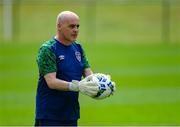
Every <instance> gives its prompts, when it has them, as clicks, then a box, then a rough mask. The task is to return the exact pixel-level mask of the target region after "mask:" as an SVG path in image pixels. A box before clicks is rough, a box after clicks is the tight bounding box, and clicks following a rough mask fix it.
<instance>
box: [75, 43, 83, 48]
mask: <svg viewBox="0 0 180 127" xmlns="http://www.w3.org/2000/svg"><path fill="white" fill-rule="evenodd" d="M73 45H75V46H77V47H78V48H80V49H81V50H82V49H83V47H82V45H81V44H80V43H79V42H74V43H73Z"/></svg>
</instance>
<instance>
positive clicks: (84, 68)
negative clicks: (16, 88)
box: [35, 11, 98, 126]
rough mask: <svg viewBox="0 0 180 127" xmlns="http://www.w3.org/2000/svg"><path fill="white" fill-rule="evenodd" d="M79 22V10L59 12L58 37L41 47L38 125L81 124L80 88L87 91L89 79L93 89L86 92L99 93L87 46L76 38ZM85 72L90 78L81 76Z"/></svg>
mask: <svg viewBox="0 0 180 127" xmlns="http://www.w3.org/2000/svg"><path fill="white" fill-rule="evenodd" d="M79 26H80V24H79V16H78V15H77V14H75V13H74V12H70V11H63V12H61V13H60V14H59V15H58V16H57V21H56V35H55V37H54V38H52V39H50V40H48V41H47V42H45V43H44V44H43V45H42V46H41V47H40V49H39V52H38V56H37V64H38V68H39V81H38V87H37V94H36V121H35V126H54V125H55V126H77V120H78V119H79V118H80V111H79V110H80V107H79V102H78V96H79V91H80V92H84V91H86V90H82V89H83V86H84V84H85V83H86V84H85V85H89V86H91V87H90V89H91V90H90V92H89V93H88V92H87V91H86V93H85V94H87V95H95V94H96V93H97V92H95V90H96V89H98V88H97V85H95V83H94V82H92V81H89V79H88V78H90V75H91V74H92V73H93V72H92V71H91V69H90V65H89V63H88V60H87V58H86V55H85V53H84V50H83V48H82V47H81V45H80V44H78V43H77V42H76V38H77V36H78V33H79ZM82 76H84V77H88V78H86V79H87V80H86V81H84V80H81V77H82ZM80 87H81V88H80Z"/></svg>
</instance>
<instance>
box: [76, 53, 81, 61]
mask: <svg viewBox="0 0 180 127" xmlns="http://www.w3.org/2000/svg"><path fill="white" fill-rule="evenodd" d="M75 56H76V59H77V60H78V61H79V62H81V53H80V52H78V51H76V52H75Z"/></svg>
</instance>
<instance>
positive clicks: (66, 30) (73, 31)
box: [56, 11, 79, 45]
mask: <svg viewBox="0 0 180 127" xmlns="http://www.w3.org/2000/svg"><path fill="white" fill-rule="evenodd" d="M56 28H57V29H56V38H57V39H58V40H59V41H61V42H62V43H63V44H66V45H69V44H71V43H72V42H74V41H75V40H76V38H77V36H78V32H79V16H78V15H77V14H75V13H74V12H71V11H63V12H61V13H59V15H58V16H57V21H56Z"/></svg>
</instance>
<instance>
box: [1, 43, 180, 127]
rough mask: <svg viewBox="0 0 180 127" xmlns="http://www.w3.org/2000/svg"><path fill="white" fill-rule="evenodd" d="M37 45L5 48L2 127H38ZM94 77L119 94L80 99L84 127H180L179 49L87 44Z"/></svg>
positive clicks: (2, 68) (155, 45)
mask: <svg viewBox="0 0 180 127" xmlns="http://www.w3.org/2000/svg"><path fill="white" fill-rule="evenodd" d="M39 46H40V44H39V43H37V44H35V43H28V44H21V43H15V42H14V43H9V44H5V43H4V44H3V43H0V125H33V124H34V110H35V93H36V87H37V78H38V70H37V66H36V61H35V59H36V54H37V50H38V48H39ZM83 46H84V48H85V50H86V54H87V56H88V58H89V62H90V64H91V68H92V69H93V70H94V72H102V73H108V74H110V75H111V76H112V79H113V80H114V81H115V82H116V84H117V91H116V93H115V94H114V95H113V96H112V97H110V98H107V99H105V100H100V101H98V100H93V99H91V98H89V97H86V96H84V95H81V96H80V104H81V118H80V120H79V125H180V108H179V107H180V45H178V44H172V45H170V44H169V45H164V44H152V45H150V44H149V45H144V44H143V45H142V44H141V45H140V44H134V45H125V44H124V45H123V44H118V43H113V44H110V43H105V44H102V43H101V44H97V43H86V44H85V43H83Z"/></svg>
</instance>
